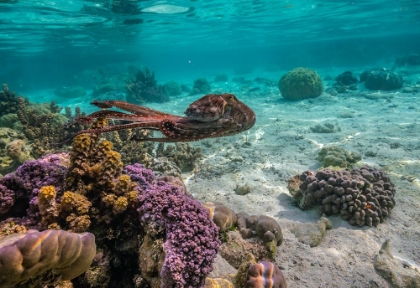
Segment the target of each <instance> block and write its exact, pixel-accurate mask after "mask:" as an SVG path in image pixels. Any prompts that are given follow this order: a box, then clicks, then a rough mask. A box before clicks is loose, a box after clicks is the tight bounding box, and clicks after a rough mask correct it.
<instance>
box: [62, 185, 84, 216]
mask: <svg viewBox="0 0 420 288" xmlns="http://www.w3.org/2000/svg"><path fill="white" fill-rule="evenodd" d="M91 206H92V203H91V202H90V201H89V200H88V199H87V198H86V196H84V195H81V194H76V193H73V192H71V191H66V192H64V194H63V197H62V198H61V210H63V211H76V212H77V214H78V215H82V214H87V213H88V212H89V208H90V207H91Z"/></svg>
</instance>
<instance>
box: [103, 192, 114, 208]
mask: <svg viewBox="0 0 420 288" xmlns="http://www.w3.org/2000/svg"><path fill="white" fill-rule="evenodd" d="M101 200H102V202H103V203H104V204H105V206H106V207H109V206H112V205H114V203H115V201H116V200H117V196H115V194H107V195H104V196H102V198H101Z"/></svg>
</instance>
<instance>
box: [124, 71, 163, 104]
mask: <svg viewBox="0 0 420 288" xmlns="http://www.w3.org/2000/svg"><path fill="white" fill-rule="evenodd" d="M125 83H126V87H127V102H131V103H135V104H144V103H146V102H158V103H163V102H167V101H169V97H168V96H167V95H166V93H165V89H164V87H163V86H162V85H158V84H157V82H156V80H155V73H154V72H150V70H149V69H148V68H147V67H146V68H145V69H144V70H143V71H142V70H139V71H138V72H137V74H136V76H135V79H127V80H126V81H125Z"/></svg>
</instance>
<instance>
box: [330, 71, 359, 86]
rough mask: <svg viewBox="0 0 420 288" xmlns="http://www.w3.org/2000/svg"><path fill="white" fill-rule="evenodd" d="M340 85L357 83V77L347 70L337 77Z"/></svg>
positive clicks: (336, 79)
mask: <svg viewBox="0 0 420 288" xmlns="http://www.w3.org/2000/svg"><path fill="white" fill-rule="evenodd" d="M335 81H336V82H337V84H338V85H340V86H341V85H344V86H350V85H353V84H356V83H357V81H358V80H357V77H356V76H354V75H353V72H351V71H345V72H343V73H341V74H340V75H338V76H337V77H336V78H335Z"/></svg>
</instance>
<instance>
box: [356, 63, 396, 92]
mask: <svg viewBox="0 0 420 288" xmlns="http://www.w3.org/2000/svg"><path fill="white" fill-rule="evenodd" d="M360 81H361V82H365V86H366V88H367V89H370V90H387V91H389V90H394V89H399V88H401V87H402V85H403V78H402V77H401V75H399V74H398V73H396V72H393V71H389V70H387V69H385V68H382V69H374V70H368V71H364V72H363V73H362V74H361V75H360Z"/></svg>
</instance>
